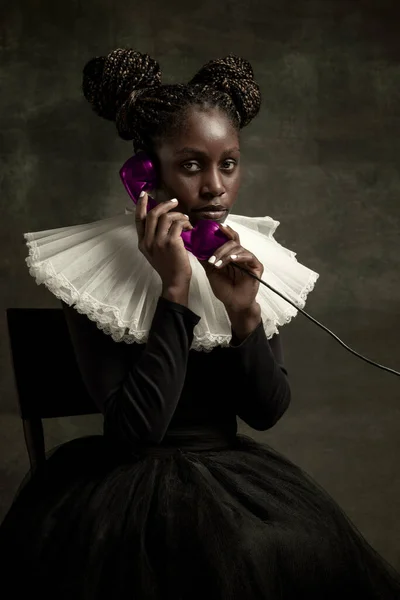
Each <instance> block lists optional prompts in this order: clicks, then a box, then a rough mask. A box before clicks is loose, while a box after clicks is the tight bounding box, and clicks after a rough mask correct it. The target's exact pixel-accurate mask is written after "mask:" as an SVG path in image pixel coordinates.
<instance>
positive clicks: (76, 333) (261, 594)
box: [0, 299, 400, 600]
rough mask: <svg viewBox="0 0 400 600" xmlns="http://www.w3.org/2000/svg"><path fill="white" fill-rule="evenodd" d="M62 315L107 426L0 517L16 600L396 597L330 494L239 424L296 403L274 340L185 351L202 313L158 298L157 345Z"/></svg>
mask: <svg viewBox="0 0 400 600" xmlns="http://www.w3.org/2000/svg"><path fill="white" fill-rule="evenodd" d="M64 310H65V314H66V318H67V322H68V326H69V330H70V333H71V339H72V342H73V345H74V348H75V351H76V355H77V360H78V364H79V366H80V370H81V372H82V377H83V380H84V382H85V384H86V386H87V389H88V391H89V393H90V395H91V396H92V397H93V399H94V401H95V402H96V404H97V406H98V408H99V410H101V412H102V413H103V414H104V433H105V435H104V436H91V437H87V438H81V439H78V440H73V441H72V442H68V443H67V444H64V445H62V446H60V447H59V448H58V449H57V450H56V451H55V452H54V453H53V454H52V455H51V456H50V457H49V459H48V461H47V464H46V465H45V467H43V468H42V469H41V470H40V471H39V472H38V473H37V474H36V475H35V476H34V477H33V478H32V480H31V481H29V482H28V483H27V485H26V486H25V487H24V488H23V489H22V491H21V492H20V494H19V495H18V497H17V498H16V500H15V502H14V504H13V506H12V507H11V509H10V511H9V513H8V515H7V516H6V518H5V520H4V522H3V524H2V525H1V527H0V552H1V555H2V556H4V559H2V566H3V568H4V573H2V579H3V582H2V583H3V586H5V589H7V585H10V586H12V587H11V589H12V590H13V596H14V597H22V594H27V593H29V594H35V592H36V593H38V594H40V597H41V598H42V599H48V598H52V599H53V598H57V599H58V600H64V599H65V600H66V599H72V598H73V599H74V600H89V599H90V600H103V599H104V600H105V599H110V598H112V599H113V600H122V599H126V598H132V599H140V600H142V599H143V600H144V599H146V600H161V599H169V598H175V599H177V600H178V599H179V600H181V599H185V600H186V599H188V600H189V599H190V600H200V599H203V598H204V597H207V598H209V599H210V600H214V599H215V600H250V599H251V600H267V599H268V600H294V599H296V600H298V599H299V598H300V599H302V598H307V600H321V599H322V598H323V599H324V600H338V599H339V598H340V600H342V599H345V598H349V599H350V598H351V599H354V598H358V597H360V598H363V600H372V599H376V600H378V598H379V599H383V600H389V599H395V598H400V576H399V575H398V574H397V573H396V572H395V571H394V569H392V567H390V565H388V564H387V563H386V562H385V561H384V560H383V558H381V557H380V556H379V555H378V554H377V553H376V552H375V551H374V550H373V549H372V548H371V547H370V546H369V544H368V543H367V541H366V540H365V539H364V538H363V537H362V536H361V534H360V533H359V532H358V531H357V529H356V528H355V527H354V525H353V524H352V523H350V522H349V520H348V519H347V517H346V516H345V515H344V513H343V512H342V511H341V509H340V508H339V507H338V506H337V504H336V503H335V502H334V501H333V500H332V499H331V498H330V497H329V495H328V494H327V493H326V492H325V491H324V490H323V489H321V488H320V487H319V486H318V484H316V483H315V482H314V481H313V480H312V479H311V478H310V477H309V476H308V475H307V474H306V473H304V472H303V471H302V470H301V469H300V468H298V467H297V466H296V465H294V464H293V463H291V462H290V461H289V460H287V459H286V458H285V457H283V456H282V455H280V454H279V453H277V452H276V451H275V450H273V449H272V448H270V447H269V446H268V445H261V444H258V443H256V442H254V441H253V440H251V439H249V438H247V437H245V436H241V435H237V425H236V416H237V415H240V416H241V417H242V418H243V419H244V420H245V421H246V422H247V423H249V424H250V425H251V426H252V427H254V428H257V429H262V430H265V429H268V428H270V427H272V426H273V425H274V424H275V423H276V422H277V420H278V419H279V418H280V417H281V416H282V415H283V414H284V412H285V410H286V409H287V407H288V405H289V402H290V388H289V383H288V379H287V374H286V371H285V369H284V366H283V356H282V349H281V344H280V338H279V336H277V337H275V338H273V339H272V340H271V341H270V342H269V341H268V340H267V339H266V337H265V334H264V330H263V327H262V326H259V327H258V328H257V329H256V330H255V331H254V332H253V333H252V334H251V335H250V336H249V337H248V338H247V339H246V340H244V341H243V342H242V343H237V340H235V338H234V339H233V345H232V346H231V347H229V348H217V349H215V350H213V351H212V352H210V353H204V352H195V351H190V350H189V348H190V344H191V340H192V336H193V329H194V327H195V325H196V323H197V322H198V317H196V315H194V314H193V313H192V312H191V311H189V310H188V309H187V308H184V307H182V306H179V305H176V304H173V303H170V302H168V301H166V300H163V299H160V301H159V304H158V307H157V312H156V315H155V317H154V320H153V326H152V330H151V333H150V336H149V340H148V343H147V344H146V345H137V344H133V345H127V344H124V343H121V344H118V343H115V342H113V341H112V339H111V338H110V337H108V336H106V335H104V333H102V332H101V331H99V330H98V329H97V327H96V325H95V324H94V323H92V322H91V321H89V320H88V319H87V318H86V317H84V316H82V315H79V314H78V313H77V312H76V311H75V310H74V309H70V308H68V307H65V306H64ZM16 573H24V577H16V576H15V575H16Z"/></svg>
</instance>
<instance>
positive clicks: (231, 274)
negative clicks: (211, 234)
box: [202, 225, 264, 315]
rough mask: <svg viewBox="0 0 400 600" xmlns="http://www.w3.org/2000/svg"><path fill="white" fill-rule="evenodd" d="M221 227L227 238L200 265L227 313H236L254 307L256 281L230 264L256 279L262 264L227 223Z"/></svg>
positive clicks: (256, 291) (256, 288)
mask: <svg viewBox="0 0 400 600" xmlns="http://www.w3.org/2000/svg"><path fill="white" fill-rule="evenodd" d="M221 230H222V231H223V232H224V234H225V235H226V236H227V237H228V238H230V240H229V241H228V242H226V244H224V245H223V246H221V247H220V248H218V250H216V251H215V255H214V256H213V257H211V258H210V259H209V261H208V262H202V265H203V266H204V269H205V271H206V274H207V277H208V280H209V282H210V285H211V288H212V291H213V292H214V295H215V296H216V298H218V300H220V301H221V302H222V303H223V304H224V305H225V308H226V311H227V313H228V315H229V314H235V315H236V314H237V315H239V314H240V313H245V312H247V311H249V310H251V309H253V308H254V307H255V306H256V304H257V303H256V296H257V293H258V288H259V286H260V284H259V282H258V281H257V280H256V279H254V278H253V277H250V276H249V275H247V273H243V272H242V271H240V270H239V269H235V267H234V266H233V264H234V263H237V264H238V265H240V266H242V267H244V268H245V269H247V270H248V271H251V272H252V273H254V275H256V276H257V277H259V278H260V277H261V276H262V274H263V271H264V267H263V265H262V264H261V263H260V261H259V260H258V259H257V258H256V257H255V256H254V254H252V253H251V252H249V251H248V250H246V249H245V248H243V247H242V246H241V244H240V239H239V235H238V234H237V233H236V231H234V230H233V229H232V228H231V227H229V226H228V225H225V226H221ZM210 261H211V262H210Z"/></svg>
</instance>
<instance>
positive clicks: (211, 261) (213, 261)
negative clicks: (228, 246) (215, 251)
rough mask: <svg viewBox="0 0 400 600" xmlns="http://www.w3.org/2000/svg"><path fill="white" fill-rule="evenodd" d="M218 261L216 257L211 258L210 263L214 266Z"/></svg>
mask: <svg viewBox="0 0 400 600" xmlns="http://www.w3.org/2000/svg"><path fill="white" fill-rule="evenodd" d="M216 260H217V257H216V256H210V258H209V259H208V262H209V263H210V265H213V264H214V263H215V261H216Z"/></svg>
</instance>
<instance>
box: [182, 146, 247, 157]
mask: <svg viewBox="0 0 400 600" xmlns="http://www.w3.org/2000/svg"><path fill="white" fill-rule="evenodd" d="M232 152H240V150H239V148H237V147H234V148H228V149H227V150H224V152H223V154H232ZM175 154H198V155H200V156H207V153H206V152H203V150H199V149H198V148H189V147H187V146H186V147H185V148H182V149H181V150H178V151H177V152H176V153H175Z"/></svg>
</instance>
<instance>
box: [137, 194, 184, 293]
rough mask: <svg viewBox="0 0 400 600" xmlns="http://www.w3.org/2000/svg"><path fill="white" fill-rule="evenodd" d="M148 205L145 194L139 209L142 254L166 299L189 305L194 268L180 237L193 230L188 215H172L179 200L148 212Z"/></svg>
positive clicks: (176, 213)
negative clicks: (158, 278)
mask: <svg viewBox="0 0 400 600" xmlns="http://www.w3.org/2000/svg"><path fill="white" fill-rule="evenodd" d="M147 202H148V196H147V194H144V195H143V196H142V197H141V198H139V201H138V203H137V205H136V217H135V221H136V229H137V233H138V238H139V250H140V251H141V252H142V254H143V255H144V256H145V257H146V258H147V260H148V261H149V263H150V264H151V266H152V267H153V268H154V269H155V270H156V271H157V273H158V274H159V275H160V277H161V281H162V284H163V296H164V297H165V298H167V299H170V300H172V301H174V302H178V303H180V304H187V297H188V293H189V285H190V280H191V277H192V267H191V266H190V261H189V256H188V252H187V250H186V248H185V246H184V244H183V240H182V237H181V233H182V231H185V230H190V229H193V226H192V225H191V224H190V221H189V219H188V217H187V216H186V215H183V214H182V213H180V212H171V211H172V210H173V209H174V208H176V206H177V204H178V201H177V200H169V201H168V202H160V204H157V206H155V207H154V208H153V209H152V210H150V211H149V212H147Z"/></svg>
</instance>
